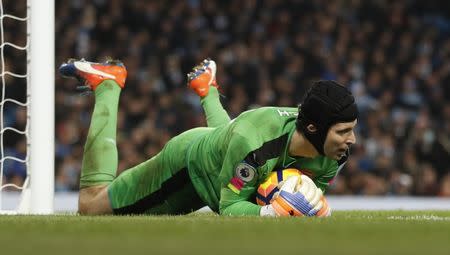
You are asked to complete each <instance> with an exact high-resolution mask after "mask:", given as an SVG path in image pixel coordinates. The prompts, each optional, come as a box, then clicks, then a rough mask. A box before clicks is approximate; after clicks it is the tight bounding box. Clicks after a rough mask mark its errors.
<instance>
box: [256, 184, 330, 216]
mask: <svg viewBox="0 0 450 255" xmlns="http://www.w3.org/2000/svg"><path fill="white" fill-rule="evenodd" d="M261 215H272V216H303V215H304V216H319V217H324V216H325V217H326V216H330V215H331V209H330V207H329V206H328V203H327V201H326V199H325V197H324V196H323V193H322V190H321V189H319V188H317V186H316V185H315V184H314V182H313V181H312V180H311V179H310V178H309V177H308V176H306V175H301V176H292V177H290V178H288V179H287V180H286V181H285V182H284V183H283V184H282V186H281V187H280V192H279V193H278V194H276V195H274V199H273V200H272V203H271V204H270V205H267V206H264V207H263V208H262V209H261Z"/></svg>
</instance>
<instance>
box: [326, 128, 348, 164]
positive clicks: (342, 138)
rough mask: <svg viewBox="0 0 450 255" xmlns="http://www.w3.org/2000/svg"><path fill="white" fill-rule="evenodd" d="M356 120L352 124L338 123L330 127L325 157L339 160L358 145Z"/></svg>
mask: <svg viewBox="0 0 450 255" xmlns="http://www.w3.org/2000/svg"><path fill="white" fill-rule="evenodd" d="M355 126H356V120H354V121H352V122H343V123H336V124H334V125H333V126H331V127H330V129H329V130H328V133H327V138H326V140H325V144H324V153H325V156H327V157H329V158H332V159H335V160H339V159H341V158H342V157H343V156H344V155H345V152H346V151H347V150H348V149H349V147H350V146H351V145H352V144H354V143H356V137H355V132H354V130H353V129H354V128H355Z"/></svg>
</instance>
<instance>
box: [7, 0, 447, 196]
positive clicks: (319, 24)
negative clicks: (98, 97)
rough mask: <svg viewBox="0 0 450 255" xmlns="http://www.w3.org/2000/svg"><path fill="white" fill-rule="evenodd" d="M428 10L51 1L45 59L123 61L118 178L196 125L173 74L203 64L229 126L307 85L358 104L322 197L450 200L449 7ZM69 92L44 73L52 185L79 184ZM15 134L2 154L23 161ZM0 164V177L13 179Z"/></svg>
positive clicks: (14, 115) (181, 75)
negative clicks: (51, 44)
mask: <svg viewBox="0 0 450 255" xmlns="http://www.w3.org/2000/svg"><path fill="white" fill-rule="evenodd" d="M17 2H19V1H17ZM441 2H442V1H433V0H430V1H419V0H417V1H413V0H408V1H406V0H404V1H383V0H378V1H362V0H346V1H344V0H342V1H340V0H334V1H327V0H286V1H283V0H266V1H256V0H247V1H237V0H230V1H200V0H178V1H150V0H149V1H145V0H134V1H124V0H92V1H87V0H86V1H83V0H65V1H56V65H59V64H60V63H62V62H64V61H65V60H66V59H67V58H70V57H75V58H86V59H87V60H92V61H101V60H104V59H106V58H107V57H108V56H109V57H113V58H117V59H120V60H122V61H123V62H124V63H125V65H126V66H127V69H128V79H127V84H126V89H124V90H123V91H122V94H121V101H120V107H119V108H120V109H119V116H118V141H117V144H118V148H119V162H120V163H119V169H118V174H120V172H122V171H124V170H126V169H127V168H129V167H131V166H134V165H136V164H138V163H140V162H142V161H144V160H146V159H148V158H150V157H151V156H153V155H155V154H156V153H157V152H158V151H159V150H160V149H161V148H162V146H163V145H164V144H165V143H166V142H167V141H168V140H169V139H170V138H171V137H173V136H175V135H177V134H179V133H180V132H182V131H184V130H187V129H189V128H193V127H197V126H205V125H206V122H205V119H204V115H203V111H202V109H201V106H200V102H199V99H198V97H197V96H196V95H195V94H193V93H192V92H190V91H188V89H187V88H186V74H187V73H188V72H189V70H190V69H191V68H192V67H193V66H194V65H195V64H196V63H198V62H200V61H201V60H202V59H204V58H206V57H211V58H213V59H214V60H216V62H217V64H218V74H217V77H218V78H217V79H218V83H219V84H220V86H221V92H222V94H223V98H222V103H223V105H224V107H225V109H226V110H227V111H228V113H229V115H230V117H232V118H233V117H236V116H237V115H238V114H239V113H241V112H243V111H245V110H247V109H251V108H255V107H260V106H268V105H277V106H296V105H297V103H298V102H300V101H301V99H302V97H303V96H304V93H305V91H306V90H307V89H308V88H309V86H310V85H311V84H312V81H315V80H320V79H332V80H336V81H338V82H340V83H342V84H345V85H346V86H348V88H349V89H350V90H351V91H352V92H353V94H354V95H355V97H356V100H357V104H358V106H359V110H360V118H359V119H358V125H357V130H356V135H357V144H356V145H355V146H354V147H353V148H352V150H351V157H350V159H349V161H348V163H347V164H346V166H345V167H344V169H343V170H342V171H341V173H340V174H339V177H338V178H336V179H335V181H334V183H333V184H332V186H331V188H330V191H329V192H330V193H333V194H360V195H419V196H450V8H449V7H448V4H445V3H441ZM12 5H14V4H12ZM11 8H14V6H12V7H11ZM55 68H56V67H55ZM9 84H14V81H12V80H11V81H9ZM76 85H77V82H76V81H75V80H73V81H71V80H63V79H62V78H61V77H59V76H56V102H55V103H56V130H55V132H56V133H55V135H56V158H55V162H56V189H57V190H58V191H69V190H77V189H78V178H79V174H80V167H81V159H82V153H83V145H84V142H85V139H86V136H87V132H88V128H89V123H90V115H91V111H92V109H93V103H94V101H93V96H80V95H79V94H78V93H77V92H76V91H75V87H76ZM6 94H8V93H6ZM19 108H20V107H15V108H14V109H10V110H8V109H6V110H5V111H6V113H7V114H8V116H9V118H10V123H12V124H11V125H15V126H18V125H19V126H20V125H23V123H22V122H20V121H23V115H24V111H23V110H21V109H19ZM25 116H26V115H25ZM25 119H26V118H25ZM15 123H16V124H15ZM17 123H19V124H17ZM20 123H22V124H20ZM15 137H16V138H14V139H12V141H10V143H9V144H8V146H7V148H8V149H9V151H11V153H15V154H18V155H24V153H26V147H25V146H24V145H25V142H24V141H23V139H22V138H18V136H15ZM10 140H11V139H10ZM5 162H6V161H5ZM9 165H11V166H9V167H7V164H6V163H5V166H4V167H5V170H4V171H5V174H6V175H5V180H9V181H14V182H20V181H21V180H23V176H24V173H25V172H24V170H23V169H21V170H17V169H18V168H20V166H19V167H18V166H15V165H16V164H9Z"/></svg>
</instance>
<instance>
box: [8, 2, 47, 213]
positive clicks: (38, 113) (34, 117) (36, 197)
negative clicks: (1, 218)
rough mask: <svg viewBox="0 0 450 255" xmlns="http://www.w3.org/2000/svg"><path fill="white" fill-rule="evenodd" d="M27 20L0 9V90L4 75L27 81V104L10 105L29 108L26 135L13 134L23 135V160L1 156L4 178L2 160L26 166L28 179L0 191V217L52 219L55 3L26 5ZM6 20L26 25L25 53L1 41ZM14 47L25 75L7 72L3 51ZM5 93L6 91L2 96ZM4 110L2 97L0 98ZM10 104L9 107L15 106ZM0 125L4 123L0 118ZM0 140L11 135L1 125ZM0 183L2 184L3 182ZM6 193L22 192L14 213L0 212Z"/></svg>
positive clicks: (19, 47) (15, 46) (30, 3)
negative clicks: (22, 60) (24, 61)
mask: <svg viewBox="0 0 450 255" xmlns="http://www.w3.org/2000/svg"><path fill="white" fill-rule="evenodd" d="M26 1H27V2H26V4H27V16H26V17H17V16H14V15H10V14H8V10H4V9H3V0H0V3H1V5H2V6H1V26H2V27H1V31H2V37H1V39H2V42H1V48H0V50H1V57H2V63H3V64H2V74H1V77H2V86H5V79H4V77H5V75H10V76H13V77H14V78H26V80H27V100H26V102H25V103H24V104H23V103H22V104H21V103H20V102H19V103H18V102H14V103H16V104H18V105H20V106H26V107H27V124H26V129H25V130H24V131H20V130H13V131H15V132H17V133H20V134H24V135H26V140H27V156H26V158H25V160H22V161H21V160H20V159H14V158H12V157H8V156H6V157H5V155H4V154H3V144H2V145H1V146H2V155H1V156H2V159H1V163H2V173H1V174H3V165H4V161H5V160H16V161H19V162H24V163H25V164H26V168H27V178H26V180H25V182H24V184H23V186H22V187H17V186H15V185H8V184H7V183H6V184H2V183H0V185H1V189H0V213H10V214H16V213H18V214H52V213H53V212H54V178H55V177H54V155H55V153H54V151H55V149H54V147H55V146H54V144H55V138H54V125H55V120H54V115H55V110H54V108H55V107H54V104H55V98H54V97H55V92H54V88H55V86H54V83H55V80H54V77H55V71H54V69H55V60H54V59H55V51H54V49H55V36H54V31H55V28H54V27H55V14H54V11H55V3H54V0H26ZM5 18H10V19H14V20H16V21H18V22H26V24H27V35H26V36H27V45H26V46H25V47H23V46H18V45H14V44H12V43H9V42H6V41H4V38H3V20H4V19H5ZM5 47H14V48H16V49H17V50H26V51H27V73H26V74H25V75H24V74H14V73H11V72H9V71H8V70H5V64H4V59H3V58H4V52H3V51H4V48H5ZM3 91H4V90H3ZM2 97H3V98H2V102H1V105H2V108H1V109H2V111H1V114H3V105H4V103H5V102H7V101H8V99H5V98H4V97H5V93H3V94H2ZM13 101H14V100H9V101H8V102H13ZM2 120H3V117H2ZM1 127H2V130H1V135H2V139H1V141H3V135H4V131H5V130H12V129H11V128H8V127H4V126H3V123H2V124H1ZM2 179H3V178H2ZM5 187H15V188H16V189H18V190H22V194H21V201H20V203H19V205H18V206H17V208H16V209H14V210H13V211H8V212H7V211H5V210H2V209H3V208H2V201H1V196H2V193H3V192H4V191H3V190H4V188H5Z"/></svg>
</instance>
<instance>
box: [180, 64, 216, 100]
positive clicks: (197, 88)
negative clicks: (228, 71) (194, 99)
mask: <svg viewBox="0 0 450 255" xmlns="http://www.w3.org/2000/svg"><path fill="white" fill-rule="evenodd" d="M216 70H217V67H216V62H214V60H211V59H209V58H208V59H205V60H203V61H202V62H201V63H200V65H198V66H195V67H194V68H193V69H192V72H190V73H188V75H187V77H188V87H189V88H190V89H192V90H193V91H194V92H195V93H196V94H197V95H199V96H200V97H205V96H207V95H208V92H209V87H210V86H214V87H216V88H219V86H218V85H217V82H216Z"/></svg>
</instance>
